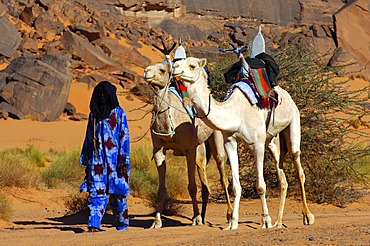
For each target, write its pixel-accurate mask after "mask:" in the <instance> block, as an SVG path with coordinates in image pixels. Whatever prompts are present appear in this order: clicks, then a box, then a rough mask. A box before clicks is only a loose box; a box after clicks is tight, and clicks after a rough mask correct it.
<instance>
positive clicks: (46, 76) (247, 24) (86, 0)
mask: <svg viewBox="0 0 370 246" xmlns="http://www.w3.org/2000/svg"><path fill="white" fill-rule="evenodd" d="M369 6H370V4H369V3H368V0H351V1H344V0H289V1H286V0H284V1H283V0H260V1H250V0H229V1H227V2H225V1H223V0H201V1H200V0H126V1H122V0H99V1H93V0H73V1H72V0H68V1H56V0H38V1H31V0H22V1H9V0H3V1H1V3H0V33H1V34H3V33H6V35H0V65H1V64H2V63H4V62H5V63H6V64H11V65H9V67H8V68H7V69H6V70H4V71H2V72H1V71H0V93H1V94H0V96H1V97H0V111H2V112H3V114H2V115H3V118H6V117H12V118H22V117H26V116H27V115H32V117H34V118H36V119H38V120H44V121H47V120H54V119H56V118H57V117H58V114H60V113H61V112H63V110H64V108H63V107H64V106H65V105H66V101H65V100H67V99H66V98H67V95H68V89H69V83H70V81H71V80H74V81H84V82H85V83H89V85H91V86H94V85H95V84H96V83H98V82H99V81H101V80H109V81H111V82H113V83H116V84H117V85H121V86H123V87H124V88H126V89H127V88H130V89H132V90H135V86H136V85H137V84H140V83H141V81H140V80H141V74H140V75H138V74H137V73H136V72H134V71H137V67H141V68H144V67H146V66H148V65H149V64H151V61H150V59H148V58H147V57H145V54H141V53H140V52H139V50H140V48H142V45H143V44H144V45H149V46H151V45H152V44H156V45H159V46H161V43H160V39H159V37H163V38H164V40H166V41H167V42H169V43H172V42H175V41H177V40H178V38H180V37H181V38H182V41H183V45H184V46H185V47H186V49H187V50H196V49H197V48H206V47H207V48H209V49H213V50H217V48H218V47H219V46H221V45H225V44H226V45H227V44H228V43H229V42H234V43H236V44H238V45H244V44H248V43H249V44H250V43H251V42H252V39H253V37H254V35H255V34H256V31H257V27H258V26H259V25H261V26H262V31H263V34H264V36H265V39H266V49H267V51H269V52H274V51H275V50H277V49H280V48H284V47H285V46H286V45H288V44H295V45H297V46H299V47H301V48H302V49H304V50H310V51H312V50H316V51H318V52H320V53H322V54H325V55H326V56H325V57H326V59H327V62H328V64H330V65H338V64H339V65H340V64H342V63H346V62H355V63H356V66H354V67H352V70H350V72H351V73H352V74H353V75H355V76H356V75H363V76H364V77H365V78H367V79H368V80H370V71H369V68H367V67H368V62H369V57H370V54H369V53H370V50H369V40H370V33H369V32H370V31H369V30H370V29H369V28H368V27H369V26H370V23H369V21H370V10H369V8H370V7H369ZM62 64H64V65H62ZM67 64H68V65H67ZM69 64H70V65H69ZM67 68H68V69H67ZM65 69H67V71H65ZM36 98H37V99H38V100H39V101H38V102H37V103H36ZM51 98H57V101H56V102H54V101H51ZM44 101H45V102H44ZM54 104H55V105H54ZM72 106H73V105H72ZM77 113H78V112H77Z"/></svg>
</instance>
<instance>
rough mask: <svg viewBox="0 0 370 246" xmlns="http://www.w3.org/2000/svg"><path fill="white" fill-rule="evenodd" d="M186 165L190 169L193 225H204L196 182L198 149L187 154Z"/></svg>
mask: <svg viewBox="0 0 370 246" xmlns="http://www.w3.org/2000/svg"><path fill="white" fill-rule="evenodd" d="M186 163H187V167H188V191H189V194H190V197H191V201H192V204H193V212H194V215H193V219H192V220H193V225H203V223H202V217H201V215H200V214H199V208H198V203H197V185H196V182H195V163H196V149H191V150H190V151H188V152H187V154H186Z"/></svg>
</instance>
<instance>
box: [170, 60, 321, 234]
mask: <svg viewBox="0 0 370 246" xmlns="http://www.w3.org/2000/svg"><path fill="white" fill-rule="evenodd" d="M205 65H206V59H197V58H192V57H190V58H187V59H186V60H182V61H178V62H176V63H175V64H174V70H173V76H175V77H179V78H180V79H181V80H182V81H184V84H185V85H186V86H188V94H189V99H190V100H191V102H192V104H193V106H194V108H195V109H196V110H197V112H198V115H200V116H207V117H205V118H203V121H204V122H205V123H206V124H207V125H208V126H209V127H211V128H212V129H215V130H220V131H222V133H223V136H224V141H225V150H226V153H227V155H228V157H229V161H230V165H231V170H232V177H233V188H234V191H235V199H234V211H233V214H232V218H231V221H230V223H229V226H228V227H227V228H226V229H237V228H238V219H239V214H238V213H239V202H240V196H241V186H240V181H239V163H238V153H237V139H242V140H243V141H244V142H245V143H246V144H248V145H249V146H250V147H251V149H252V150H253V151H254V157H255V164H256V169H257V184H256V185H257V191H258V194H259V196H260V198H261V202H262V227H263V228H270V227H272V223H271V217H270V215H269V211H268V208H267V203H266V196H265V193H266V183H265V181H264V177H263V161H264V152H265V145H267V146H268V147H269V149H270V150H271V152H272V153H273V155H274V158H275V160H276V161H277V170H278V177H279V182H280V186H281V196H280V205H279V212H278V217H277V221H276V223H275V224H274V226H276V227H282V217H283V210H284V205H285V198H286V192H287V188H288V184H287V182H286V178H285V174H284V171H283V163H284V159H285V156H286V154H287V152H289V153H290V155H291V157H292V160H293V163H294V165H295V168H296V171H297V176H298V179H299V185H300V189H301V196H302V202H303V211H302V213H303V223H304V224H305V225H310V224H313V223H314V220H315V217H314V215H313V214H312V213H311V212H310V210H309V209H308V206H307V201H306V194H305V189H304V182H305V175H304V173H303V169H302V166H301V163H300V141H301V130H300V115H299V111H298V108H297V106H296V105H295V103H294V102H293V100H292V98H291V97H290V95H289V94H288V93H287V92H286V91H285V90H283V89H282V88H280V87H275V89H276V91H277V92H278V94H279V97H280V99H281V100H279V105H278V106H277V107H276V109H275V112H274V120H273V121H271V122H270V123H269V125H268V128H267V129H266V126H265V122H266V119H267V114H268V112H267V110H264V109H260V108H259V107H258V106H256V105H252V104H251V103H250V102H249V100H248V99H247V98H246V97H245V96H244V94H243V93H242V92H241V91H240V90H239V89H237V90H234V92H233V93H232V95H231V96H230V98H229V99H228V100H226V101H225V102H218V101H216V100H215V99H214V98H213V97H212V96H211V94H210V90H209V88H208V86H207V74H206V73H205V72H204V69H203V67H204V66H205ZM275 136H278V137H275ZM277 146H279V148H277ZM279 152H280V153H279Z"/></svg>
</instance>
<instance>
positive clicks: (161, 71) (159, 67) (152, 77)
mask: <svg viewBox="0 0 370 246" xmlns="http://www.w3.org/2000/svg"><path fill="white" fill-rule="evenodd" d="M143 77H144V79H145V81H146V82H148V84H150V85H152V86H154V87H158V88H159V89H163V88H164V87H165V86H166V85H167V84H168V83H169V79H170V74H169V67H168V65H167V64H164V63H158V64H156V65H153V66H149V67H147V68H146V69H145V70H144V76H143Z"/></svg>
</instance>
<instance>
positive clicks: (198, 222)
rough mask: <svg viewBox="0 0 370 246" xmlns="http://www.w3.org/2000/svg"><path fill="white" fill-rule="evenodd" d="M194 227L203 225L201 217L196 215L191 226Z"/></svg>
mask: <svg viewBox="0 0 370 246" xmlns="http://www.w3.org/2000/svg"><path fill="white" fill-rule="evenodd" d="M196 225H203V222H202V217H201V216H200V215H197V216H195V217H194V218H193V224H192V226H196Z"/></svg>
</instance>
